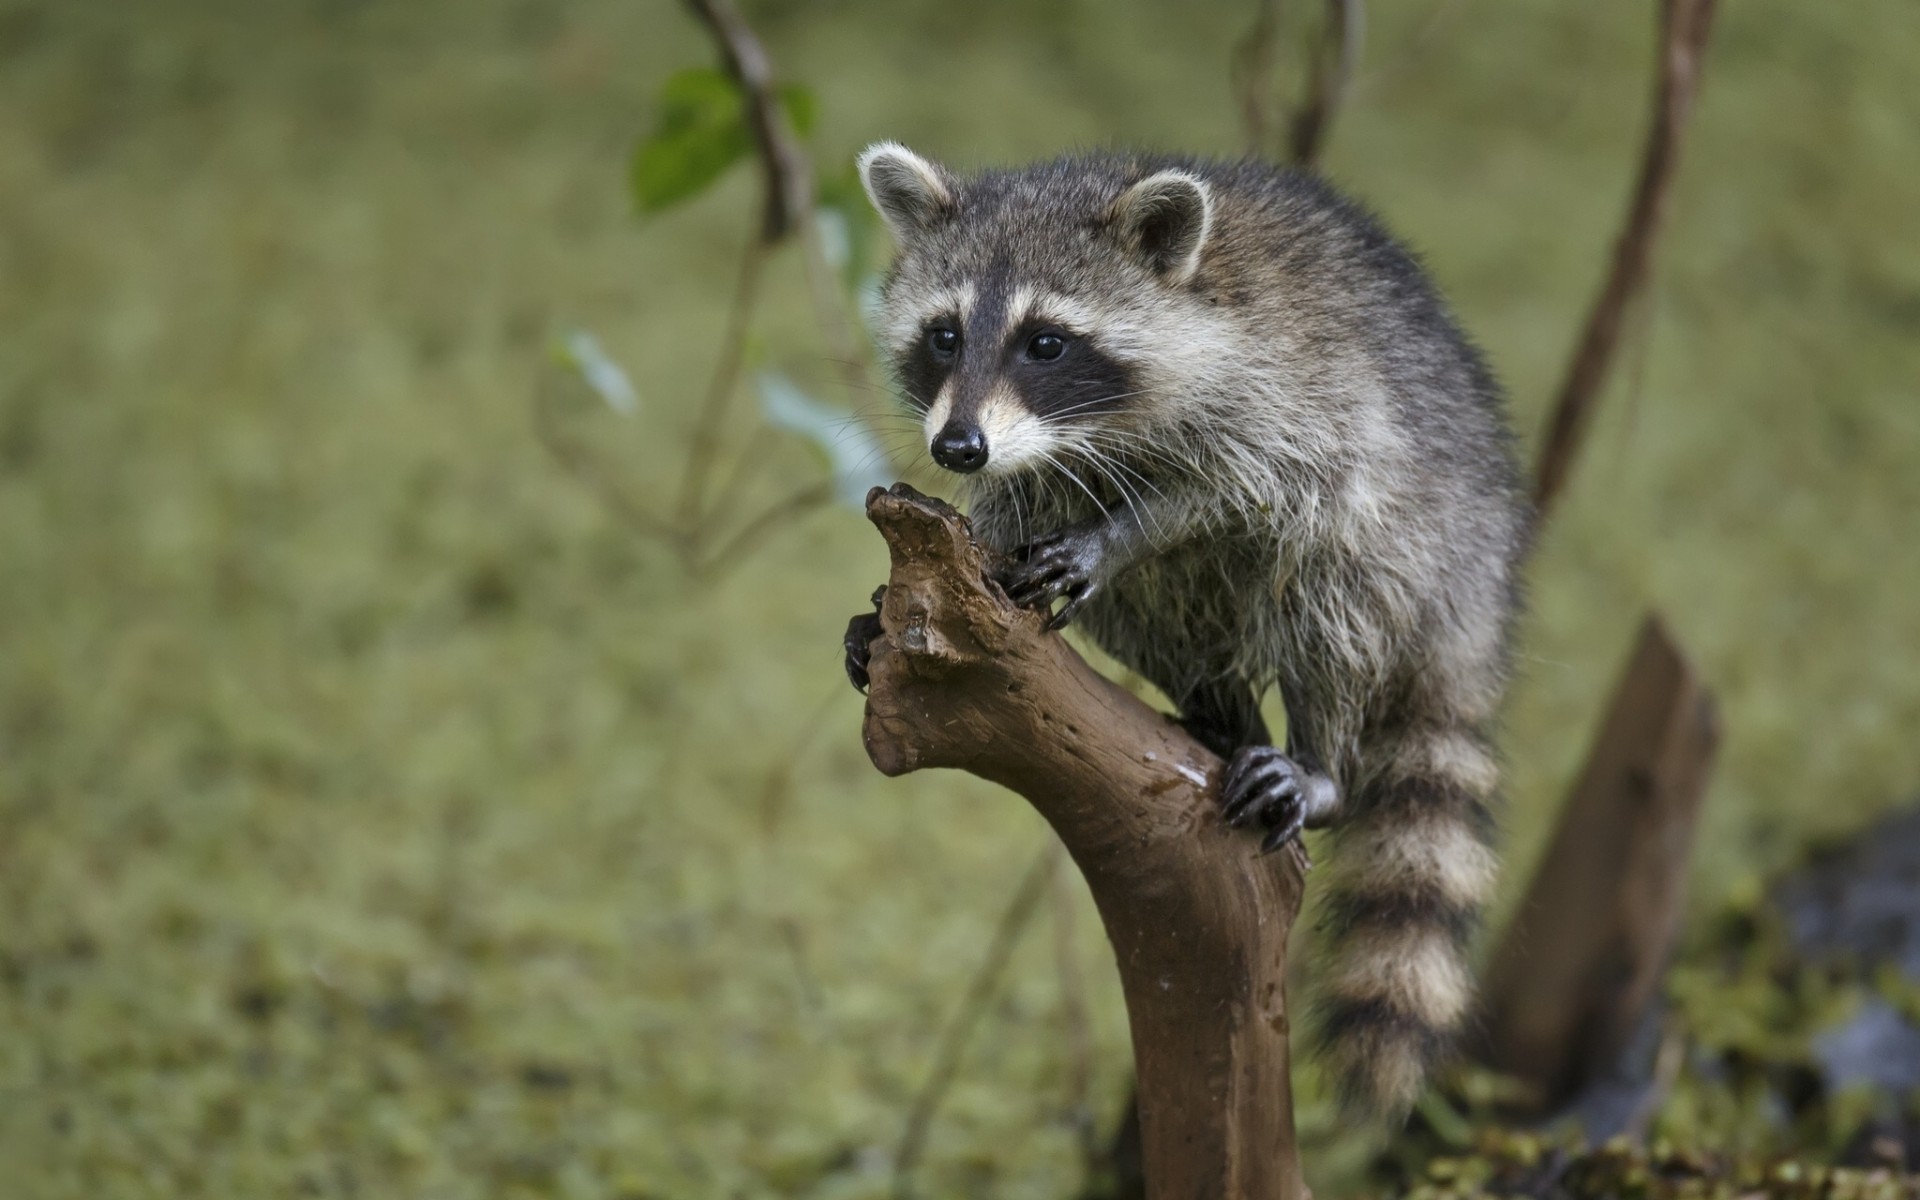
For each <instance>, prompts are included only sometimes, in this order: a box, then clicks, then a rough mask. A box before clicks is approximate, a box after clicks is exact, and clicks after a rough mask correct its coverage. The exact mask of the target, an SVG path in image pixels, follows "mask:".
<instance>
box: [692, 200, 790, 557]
mask: <svg viewBox="0 0 1920 1200" xmlns="http://www.w3.org/2000/svg"><path fill="white" fill-rule="evenodd" d="M767 249H768V244H767V242H765V241H764V240H761V239H758V238H756V239H754V240H753V241H750V242H748V243H747V248H746V250H745V251H743V252H742V255H741V259H740V274H739V276H738V279H737V281H736V282H735V283H734V287H733V304H732V306H731V307H730V308H729V309H728V312H727V329H726V333H725V335H724V336H722V338H721V340H720V351H719V357H717V358H716V359H715V360H714V364H713V374H712V375H711V376H710V377H709V378H708V381H707V391H706V396H705V398H704V399H703V400H702V401H701V403H700V415H699V417H698V418H696V419H695V422H694V426H693V438H692V441H691V442H690V443H689V445H688V447H687V470H686V474H685V475H684V476H683V477H682V478H681V481H680V482H681V487H680V518H679V523H680V527H681V528H682V529H684V530H686V531H687V532H688V535H689V536H690V537H692V538H694V539H695V540H698V539H699V537H700V531H701V527H702V526H703V525H704V524H705V523H706V521H707V512H706V508H707V496H708V494H709V484H710V483H711V481H712V476H713V460H714V456H715V455H716V454H717V453H718V452H719V449H720V431H721V429H722V428H724V426H725V423H726V419H727V409H728V408H730V407H731V406H732V404H733V394H734V392H735V391H737V390H738V389H739V386H740V366H741V363H742V361H743V360H744V359H745V357H746V352H747V334H748V331H749V330H750V328H751V327H752V324H753V310H754V307H755V306H756V304H757V303H758V302H759V298H760V280H761V277H762V276H763V275H764V274H765V268H766V262H767Z"/></svg>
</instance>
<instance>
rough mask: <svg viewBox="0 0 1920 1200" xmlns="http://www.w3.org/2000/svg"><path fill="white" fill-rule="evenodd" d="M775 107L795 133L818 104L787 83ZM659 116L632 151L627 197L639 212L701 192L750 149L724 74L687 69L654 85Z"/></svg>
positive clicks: (735, 95) (804, 128) (739, 106)
mask: <svg viewBox="0 0 1920 1200" xmlns="http://www.w3.org/2000/svg"><path fill="white" fill-rule="evenodd" d="M778 96H779V102H780V107H781V109H782V110H784V111H785V113H786V115H787V120H788V121H789V122H791V123H792V125H793V128H794V130H795V131H796V132H798V133H800V134H801V135H805V134H807V133H809V132H810V131H811V130H812V129H813V124H814V119H815V118H816V117H817V116H818V115H819V111H818V110H819V105H818V103H817V102H816V101H815V99H814V95H813V93H812V92H811V91H809V90H807V89H806V88H804V87H801V86H800V85H799V84H787V85H785V86H784V87H782V88H780V89H779V92H778ZM657 103H658V105H659V108H660V116H659V119H658V120H656V121H655V123H654V127H653V132H651V133H649V134H648V135H647V136H646V137H645V138H644V139H643V140H642V141H641V142H640V145H639V146H638V148H636V149H635V150H634V154H633V199H634V204H635V205H636V206H637V207H638V208H639V210H640V211H641V212H642V213H656V212H659V211H661V210H662V209H665V208H671V207H672V206H673V205H675V204H678V203H680V202H681V201H682V200H686V199H688V198H690V197H692V196H697V195H699V194H700V193H701V192H703V191H705V190H706V189H707V188H708V187H709V186H710V185H712V183H713V182H714V181H715V180H716V179H719V178H720V176H722V175H724V174H726V172H727V168H728V167H731V166H732V165H733V164H734V163H736V162H738V161H739V160H740V159H742V158H745V157H746V156H747V155H748V154H749V153H750V152H751V151H752V150H753V132H752V130H750V129H749V128H748V127H747V113H746V98H745V97H744V96H742V95H741V93H740V88H739V86H738V85H736V84H735V83H734V82H733V79H732V77H731V76H729V75H728V74H727V73H726V72H724V71H721V70H718V69H716V68H713V67H693V68H690V69H688V70H685V71H681V72H678V73H677V74H675V75H673V76H672V77H671V78H669V79H668V80H667V82H666V83H665V84H664V85H662V86H661V88H660V96H659V98H658V100H657Z"/></svg>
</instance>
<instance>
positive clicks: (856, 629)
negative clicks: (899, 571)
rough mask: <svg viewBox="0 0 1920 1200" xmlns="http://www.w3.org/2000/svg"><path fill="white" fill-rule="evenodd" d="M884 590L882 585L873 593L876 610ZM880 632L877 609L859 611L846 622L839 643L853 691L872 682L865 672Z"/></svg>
mask: <svg viewBox="0 0 1920 1200" xmlns="http://www.w3.org/2000/svg"><path fill="white" fill-rule="evenodd" d="M886 591H887V589H886V588H885V587H882V588H881V589H880V590H879V591H877V592H875V593H874V594H873V605H874V608H875V609H876V610H877V609H878V608H879V607H880V598H881V597H882V596H884V595H885V594H886ZM881 632H882V630H881V628H880V614H879V613H878V612H877V611H875V612H870V613H861V614H860V615H858V616H856V617H854V618H853V620H851V621H848V622H847V634H846V637H845V638H843V639H841V643H840V644H841V647H842V648H843V649H844V650H845V651H846V659H845V666H846V668H847V680H848V682H850V683H852V684H853V687H854V690H855V691H859V692H865V691H866V690H867V685H868V684H870V683H871V682H873V681H872V679H871V677H870V676H869V675H868V673H867V664H868V663H869V662H870V661H872V658H873V642H874V640H875V639H876V638H878V637H879V636H880V634H881Z"/></svg>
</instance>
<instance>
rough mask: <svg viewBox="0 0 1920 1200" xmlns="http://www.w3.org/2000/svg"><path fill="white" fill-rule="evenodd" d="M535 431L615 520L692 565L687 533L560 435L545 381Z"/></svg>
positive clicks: (537, 399)
mask: <svg viewBox="0 0 1920 1200" xmlns="http://www.w3.org/2000/svg"><path fill="white" fill-rule="evenodd" d="M533 429H534V435H535V436H536V437H538V438H539V439H540V443H541V444H542V445H543V446H545V447H546V448H547V452H548V453H549V454H551V455H553V458H554V461H556V462H558V463H559V464H560V465H561V466H562V467H563V468H565V469H566V471H567V473H568V474H569V475H572V476H573V477H574V478H575V479H578V480H579V481H580V482H581V483H582V484H584V485H586V487H587V488H588V490H590V491H592V492H593V494H594V495H596V496H598V497H599V498H600V502H601V503H602V504H604V505H606V507H607V509H608V510H609V511H610V512H612V513H613V515H614V516H616V517H618V518H619V519H620V520H621V521H622V522H623V523H625V524H626V525H627V526H629V527H630V528H632V529H633V530H634V531H635V532H637V533H639V534H640V535H641V536H643V537H649V538H653V539H656V540H658V541H662V542H665V543H666V544H667V545H668V546H670V547H672V549H673V550H674V551H675V552H676V553H677V554H679V555H680V557H681V559H682V560H683V561H688V562H691V560H692V557H693V553H694V545H693V541H692V539H690V538H689V537H688V536H687V533H686V531H685V530H682V529H680V528H678V527H676V526H674V525H673V524H672V523H670V522H668V521H667V520H666V519H665V518H663V517H660V516H658V515H656V514H655V513H653V512H652V511H651V510H649V509H648V508H647V507H646V506H644V505H642V504H641V503H640V502H639V501H637V500H635V499H634V498H633V497H632V496H630V495H628V494H627V492H626V489H624V488H622V487H621V486H620V484H619V483H618V482H617V481H616V480H615V479H614V478H613V477H612V476H610V475H608V474H607V473H606V471H605V470H603V469H602V468H601V466H600V463H599V462H598V460H596V459H595V458H594V457H593V455H591V454H588V453H586V452H585V451H583V450H581V448H580V447H579V446H578V445H576V444H574V443H573V442H572V441H571V440H569V439H568V438H567V435H566V434H565V433H564V432H562V431H561V429H560V424H559V421H558V419H557V418H556V417H555V415H554V412H553V396H552V387H551V385H550V384H549V383H548V382H547V381H546V379H545V378H544V377H543V378H542V380H541V382H540V383H538V384H537V385H536V386H535V391H534V397H533Z"/></svg>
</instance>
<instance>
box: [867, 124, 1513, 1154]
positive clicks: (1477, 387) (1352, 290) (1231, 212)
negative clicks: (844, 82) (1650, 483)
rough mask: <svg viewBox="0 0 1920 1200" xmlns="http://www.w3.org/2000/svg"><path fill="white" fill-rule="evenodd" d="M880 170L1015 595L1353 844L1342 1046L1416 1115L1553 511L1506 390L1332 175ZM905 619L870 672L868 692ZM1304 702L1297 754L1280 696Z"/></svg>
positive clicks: (1343, 874)
mask: <svg viewBox="0 0 1920 1200" xmlns="http://www.w3.org/2000/svg"><path fill="white" fill-rule="evenodd" d="M859 167H860V174H861V178H862V179H863V180H864V182H865V186H866V190H867V193H868V195H869V197H870V198H871V199H872V202H873V204H874V206H875V208H876V209H877V210H878V211H879V214H880V216H881V217H882V218H883V220H884V222H885V224H886V225H887V226H888V227H889V228H890V229H891V231H892V233H893V235H894V238H895V241H896V243H897V246H898V253H897V255H896V257H895V261H894V264H893V267H892V269H891V271H890V273H889V275H888V277H887V278H886V281H885V284H884V287H883V289H882V298H881V304H880V305H879V310H878V314H877V322H878V336H879V341H880V342H881V344H882V348H883V350H884V352H885V354H886V355H888V356H889V357H890V358H891V360H892V363H893V366H894V368H895V371H896V374H897V378H898V383H899V389H900V391H901V392H902V393H903V394H904V398H905V401H906V403H907V404H908V405H909V406H910V408H911V409H912V411H913V412H914V413H916V414H918V415H919V417H920V419H921V424H922V426H923V428H924V433H925V438H926V444H927V447H928V449H929V451H930V452H931V454H932V457H933V459H934V461H935V462H936V463H938V464H939V465H940V466H941V467H943V468H945V469H946V470H948V471H951V472H953V473H955V475H956V476H957V477H958V478H959V480H960V482H961V483H962V484H963V485H964V486H963V489H962V490H963V491H964V492H965V496H966V499H967V501H968V508H969V514H970V518H971V520H972V523H973V528H974V530H975V533H976V535H977V536H978V537H980V538H981V539H982V540H983V541H985V542H987V543H989V544H991V545H992V546H994V547H996V548H998V549H1000V550H1002V551H1004V552H1006V553H1007V555H1008V556H1009V559H1008V561H1009V564H1010V565H1009V566H1008V567H1007V569H1006V572H1005V575H1004V578H1002V580H1001V583H1002V584H1003V585H1004V586H1005V588H1006V589H1007V591H1008V593H1009V595H1010V596H1011V597H1012V598H1013V599H1014V600H1016V601H1017V602H1019V603H1021V604H1023V605H1028V606H1033V607H1038V608H1045V609H1048V610H1052V608H1053V606H1054V605H1055V604H1059V606H1060V607H1059V608H1058V611H1057V612H1055V613H1054V615H1053V617H1052V621H1051V624H1052V625H1053V626H1054V627H1056V628H1058V627H1063V626H1065V625H1067V624H1068V623H1070V622H1072V623H1075V624H1077V625H1078V627H1079V628H1080V629H1081V630H1083V631H1084V632H1085V634H1086V636H1088V637H1089V638H1091V639H1092V640H1093V641H1094V642H1095V643H1096V644H1098V645H1099V646H1100V647H1101V648H1102V649H1103V650H1105V651H1106V652H1107V653H1109V654H1111V655H1112V656H1113V657H1114V658H1115V659H1117V660H1118V661H1119V662H1121V663H1123V664H1124V665H1126V666H1127V667H1129V668H1131V669H1132V670H1133V671H1136V672H1138V673H1139V674H1140V675H1141V676H1143V677H1144V678H1146V679H1147V680H1149V681H1151V682H1152V683H1153V684H1154V685H1155V686H1157V687H1158V688H1160V690H1161V691H1163V692H1164V693H1166V695H1167V696H1168V698H1169V699H1171V701H1172V702H1173V704H1174V705H1175V707H1176V708H1177V710H1178V716H1177V719H1178V720H1179V721H1180V722H1181V724H1183V725H1184V726H1185V727H1186V728H1187V729H1188V730H1189V731H1191V732H1192V733H1193V734H1194V736H1196V737H1197V738H1198V739H1200V740H1201V741H1202V742H1204V743H1205V744H1206V745H1208V746H1209V747H1211V748H1212V749H1214V750H1215V751H1217V752H1218V753H1220V754H1221V755H1222V756H1223V757H1224V758H1226V759H1227V760H1228V767H1227V771H1226V774H1225V776H1224V779H1223V785H1222V802H1223V814H1224V819H1225V820H1226V821H1227V822H1228V823H1229V824H1231V825H1233V826H1236V827H1250V828H1252V829H1253V830H1254V831H1255V832H1256V833H1260V834H1261V835H1262V836H1261V841H1260V848H1261V849H1262V850H1264V851H1267V852H1271V851H1273V850H1276V849H1278V848H1279V847H1281V846H1283V845H1285V844H1286V843H1287V842H1288V841H1289V840H1291V839H1293V838H1296V837H1298V836H1299V834H1300V832H1301V830H1302V829H1303V828H1317V827H1322V826H1326V827H1330V828H1331V829H1332V831H1333V832H1332V835H1331V836H1332V837H1333V838H1334V843H1333V846H1332V851H1331V854H1330V858H1331V863H1330V866H1331V868H1332V870H1331V874H1332V876H1333V878H1332V879H1331V880H1329V881H1328V882H1326V883H1325V884H1323V885H1322V886H1321V888H1320V889H1319V890H1320V896H1321V912H1322V914H1323V926H1324V928H1325V931H1326V933H1327V936H1326V937H1324V938H1323V939H1322V941H1323V942H1324V943H1325V944H1326V945H1327V946H1328V947H1329V954H1330V955H1331V958H1330V960H1329V961H1328V962H1326V963H1325V964H1323V969H1322V970H1320V971H1319V972H1318V973H1317V979H1318V984H1319V986H1318V989H1317V990H1318V991H1319V993H1320V1001H1319V1004H1318V1006H1317V1012H1318V1017H1317V1020H1315V1021H1314V1022H1312V1024H1313V1025H1314V1026H1315V1029H1316V1032H1317V1036H1318V1040H1319V1043H1320V1045H1319V1049H1320V1051H1321V1053H1322V1054H1323V1056H1324V1057H1325V1059H1326V1061H1327V1063H1328V1065H1329V1067H1330V1069H1331V1071H1332V1074H1333V1076H1334V1078H1336V1079H1337V1080H1338V1081H1339V1082H1340V1086H1341V1089H1342V1094H1343V1097H1344V1098H1345V1099H1346V1100H1347V1101H1348V1102H1349V1103H1350V1104H1351V1105H1352V1106H1354V1107H1357V1108H1359V1109H1362V1110H1366V1111H1370V1112H1372V1113H1376V1114H1380V1115H1389V1116H1390V1115H1394V1114H1402V1113H1404V1111H1405V1110H1406V1108H1407V1107H1408V1106H1409V1105H1410V1104H1411V1103H1412V1101H1413V1100H1414V1099H1415V1098H1416V1096H1417V1095H1418V1092H1419V1090H1420V1088H1421V1086H1422V1084H1423V1081H1424V1079H1425V1077H1426V1073H1427V1071H1428V1070H1429V1068H1430V1066H1431V1064H1432V1063H1433V1061H1434V1060H1435V1058H1436V1056H1438V1055H1440V1054H1441V1053H1442V1052H1443V1051H1444V1050H1445V1049H1446V1048H1447V1047H1448V1045H1449V1043H1450V1040H1451V1037H1452V1035H1453V1034H1454V1033H1455V1032H1456V1031H1457V1030H1458V1029H1459V1028H1460V1026H1461V1024H1462V1021H1463V1019H1464V1018H1465V1017H1466V1015H1467V1011H1468V1007H1469V1004H1470V1003H1471V1000H1472V985H1471V978H1470V974H1469V970H1468V966H1467V962H1466V958H1465V952H1466V949H1467V943H1468V940H1469V937H1470V935H1471V933H1472V932H1473V930H1474V928H1475V924H1476V920H1477V916H1478V913H1479V911H1480V909H1481V907H1482V905H1483V904H1484V903H1485V901H1486V900H1487V898H1488V894H1489V892H1490V891H1491V889H1492V887H1493V884H1494V880H1495V874H1496V869H1497V860H1496V857H1495V854H1494V852H1493V850H1492V848H1491V847H1492V835H1493V832H1494V820H1493V817H1492V814H1491V805H1492V803H1493V801H1494V797H1495V790H1496V784H1497V782H1498V776H1499V770H1498V764H1497V760H1496V757H1495V751H1494V745H1493V730H1494V721H1495V716H1496V711H1497V709H1498V708H1499V705H1500V700H1501V695H1502V692H1503V690H1504V688H1505V685H1506V682H1507V679H1508V676H1509V672H1510V666H1509V659H1510V652H1509V646H1510V643H1511V638H1512V632H1513V626H1514V622H1515V616H1516V613H1517V612H1518V609H1519V588H1518V582H1517V580H1518V571H1519V564H1520V562H1521V559H1522V557H1523V555H1524V552H1525V549H1526V541H1527V530H1528V528H1529V525H1530V515H1529V509H1528V502H1527V499H1526V494H1525V492H1524V490H1523V489H1522V487H1521V482H1520V477H1519V472H1518V469H1517V467H1516V463H1515V457H1514V447H1513V438H1512V435H1511V432H1510V430H1509V427H1508V424H1507V420H1506V416H1505V412H1504V401H1503V399H1502V396H1501V392H1500V389H1499V387H1498V386H1497V384H1496V383H1495V381H1494V379H1493V377H1492V375H1491V373H1490V372H1489V370H1488V368H1487V366H1486V364H1485V363H1484V361H1483V360H1482V358H1481V356H1480V354H1479V353H1478V352H1477V351H1476V350H1475V348H1474V347H1473V345H1472V344H1471V343H1470V342H1469V341H1468V340H1467V338H1466V337H1465V335H1464V334H1462V332H1461V331H1460V329H1459V327H1458V326H1457V325H1456V324H1455V322H1454V320H1453V319H1452V317H1451V316H1450V315H1449V313H1448V311H1447V309H1446V307H1445V305H1444V304H1443V302H1442V301H1441V299H1440V297H1439V296H1438V294H1437V293H1436V292H1435V290H1434V288H1433V286H1432V285H1431V284H1430V283H1429V282H1428V280H1427V278H1426V276H1425V275H1424V274H1423V272H1422V270H1421V268H1420V266H1419V265H1418V264H1417V263H1416V262H1415V260H1414V259H1413V257H1412V256H1411V255H1410V254H1409V253H1408V252H1407V251H1406V250H1404V249H1402V248H1401V247H1400V246H1399V245H1398V244H1397V243H1396V242H1395V241H1394V240H1393V239H1392V238H1391V237H1390V236H1389V235H1388V234H1387V233H1386V232H1385V231H1384V230H1383V229H1382V228H1381V226H1380V225H1379V224H1378V223H1377V222H1376V221H1375V220H1374V218H1373V217H1371V216H1370V215H1369V214H1368V213H1367V212H1365V211H1364V210H1362V209H1361V208H1360V207H1359V206H1357V205H1356V204H1355V203H1353V202H1352V201H1350V200H1347V199H1345V198H1343V197H1342V196H1341V195H1339V194H1338V193H1336V192H1335V191H1334V190H1333V189H1332V188H1331V187H1329V186H1328V185H1327V184H1325V183H1324V182H1322V181H1320V180H1319V179H1317V178H1315V177H1313V176H1310V175H1307V174H1303V173H1301V172H1298V171H1294V170H1290V169H1286V168H1280V167H1275V166H1272V165H1269V164H1265V163H1259V162H1250V161H1249V162H1217V161H1206V160H1199V159H1188V158H1161V157H1150V156H1136V155H1129V154H1120V153H1114V154H1100V155H1091V156H1075V157H1066V158H1061V159H1058V160H1056V161H1052V162H1045V163H1041V164H1038V165H1034V166H1029V167H1026V168H1023V169H1018V170H1002V171H988V172H986V173H983V174H979V175H975V176H972V177H969V178H962V177H960V176H957V175H955V174H953V173H950V172H949V171H947V170H946V169H944V168H942V167H941V166H939V165H936V164H935V163H932V162H929V161H927V160H926V159H924V158H922V157H920V156H919V155H916V154H914V153H913V152H912V151H910V150H908V149H906V148H905V147H903V146H900V145H897V144H894V143H881V144H878V145H875V146H872V147H870V148H869V149H868V150H866V152H865V153H864V154H862V155H861V157H860V160H859ZM874 632H875V628H874V625H873V622H872V618H867V619H865V620H864V621H863V620H862V619H859V618H856V620H855V622H854V625H853V627H852V628H851V629H850V630H849V635H848V639H847V651H848V663H847V667H848V672H849V674H850V675H851V676H852V677H853V679H854V682H855V684H856V686H861V687H864V685H865V683H866V671H865V663H866V655H867V642H868V639H869V638H870V637H871V635H872V634H873V633H874ZM1276 687H1277V688H1278V690H1279V694H1280V698H1281V701H1282V703H1283V705H1284V707H1285V711H1286V717H1287V722H1286V735H1287V736H1286V744H1285V746H1284V747H1281V746H1276V745H1274V744H1272V738H1271V737H1270V735H1269V733H1268V731H1267V727H1266V725H1265V723H1264V721H1263V720H1262V717H1261V712H1260V701H1261V698H1262V696H1263V695H1265V694H1266V693H1267V691H1268V690H1269V689H1271V688H1276Z"/></svg>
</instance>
